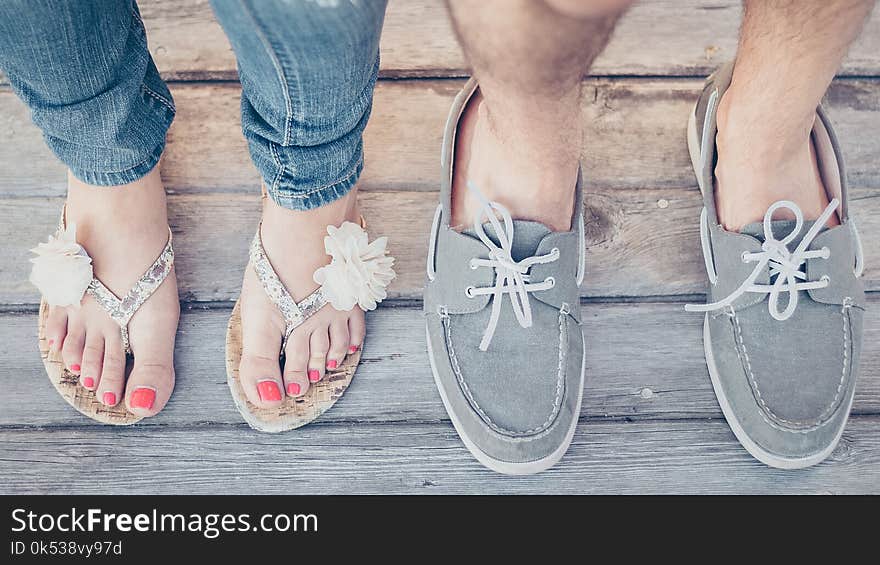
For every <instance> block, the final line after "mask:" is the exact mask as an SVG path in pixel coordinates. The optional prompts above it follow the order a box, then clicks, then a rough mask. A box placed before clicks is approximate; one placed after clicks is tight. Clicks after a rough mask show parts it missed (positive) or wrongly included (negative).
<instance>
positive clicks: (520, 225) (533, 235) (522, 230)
mask: <svg viewBox="0 0 880 565" xmlns="http://www.w3.org/2000/svg"><path fill="white" fill-rule="evenodd" d="M502 225H504V224H503V222H502ZM483 230H484V231H485V232H486V235H487V236H488V237H489V239H491V240H492V241H494V242H495V245H499V246H500V245H501V244H500V243H499V241H498V236H497V234H496V233H495V229H494V228H493V227H492V223H491V222H486V223H485V224H483ZM461 233H462V235H467V236H470V237H473V238H474V239H477V240H479V239H480V238H479V236H478V235H477V233H476V232H475V231H474V230H473V228H470V229H466V230H464V231H463V232H461ZM549 233H551V232H550V230H549V229H548V228H547V226H545V225H544V224H541V223H539V222H530V221H527V220H514V221H513V245H512V248H513V249H512V250H511V252H510V256H511V257H512V258H513V260H514V261H522V260H523V259H525V258H526V257H531V256H533V255H535V253H536V252H537V251H538V246H539V245H541V241H543V239H544V238H545V237H546V236H547V235H548V234H549Z"/></svg>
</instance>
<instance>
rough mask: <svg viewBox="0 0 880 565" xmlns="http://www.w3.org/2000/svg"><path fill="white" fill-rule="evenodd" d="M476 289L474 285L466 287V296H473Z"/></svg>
mask: <svg viewBox="0 0 880 565" xmlns="http://www.w3.org/2000/svg"><path fill="white" fill-rule="evenodd" d="M474 290H476V288H474V287H473V286H469V287H467V288H466V289H464V294H465V296H467V297H468V298H473V297H474Z"/></svg>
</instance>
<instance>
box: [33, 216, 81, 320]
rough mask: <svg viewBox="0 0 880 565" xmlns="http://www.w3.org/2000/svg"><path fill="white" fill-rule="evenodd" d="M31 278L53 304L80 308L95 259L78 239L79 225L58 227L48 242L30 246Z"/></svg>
mask: <svg viewBox="0 0 880 565" xmlns="http://www.w3.org/2000/svg"><path fill="white" fill-rule="evenodd" d="M31 251H32V252H33V253H35V254H36V255H37V256H36V257H34V258H33V259H31V263H33V265H34V266H33V268H32V269H31V276H30V281H31V283H33V285H34V286H36V287H37V289H39V291H40V294H42V295H43V298H44V299H45V300H46V303H47V304H49V305H50V306H75V307H79V305H80V303H81V302H82V298H83V295H84V294H85V292H86V289H87V288H88V287H89V284H90V283H91V282H92V277H93V276H94V273H93V271H92V258H91V257H89V254H88V253H86V250H85V249H83V247H82V246H81V245H80V244H78V243H77V242H76V224H70V225H69V226H67V229H64V230H58V231H57V232H55V235H50V236H49V241H47V242H46V243H40V244H39V245H37V247H35V248H34V249H31Z"/></svg>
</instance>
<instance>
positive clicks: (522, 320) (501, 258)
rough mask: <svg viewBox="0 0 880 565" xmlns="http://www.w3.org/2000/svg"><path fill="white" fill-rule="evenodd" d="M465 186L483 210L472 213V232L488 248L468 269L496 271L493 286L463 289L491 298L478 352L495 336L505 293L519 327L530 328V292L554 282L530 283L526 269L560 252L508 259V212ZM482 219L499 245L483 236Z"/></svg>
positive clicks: (510, 239)
mask: <svg viewBox="0 0 880 565" xmlns="http://www.w3.org/2000/svg"><path fill="white" fill-rule="evenodd" d="M467 186H468V189H469V190H470V191H471V192H473V193H474V194H475V195H476V196H477V198H478V199H479V200H480V203H481V204H482V207H481V208H480V209H479V210H477V212H476V213H475V214H474V231H475V232H476V234H477V237H479V238H480V241H482V242H483V244H484V245H485V246H486V247H487V248H488V249H489V258H488V259H480V258H478V257H474V258H472V259H471V260H470V267H471V269H478V268H480V267H491V268H493V269H495V284H494V285H493V286H488V287H474V286H469V287H467V288H466V289H465V294H467V295H468V297H470V298H473V297H475V296H480V295H490V296H491V297H492V313H491V316H490V317H489V325H488V326H487V327H486V331H485V332H484V333H483V339H482V340H481V341H480V351H486V350H487V349H489V344H490V343H491V342H492V336H493V335H495V329H496V327H497V326H498V318H499V317H500V316H501V304H502V299H503V297H504V294H509V295H510V304H511V306H513V313H514V314H515V315H516V319H517V321H518V322H519V325H520V326H522V327H524V328H528V327H531V325H532V306H531V304H530V303H529V293H530V292H536V291H541V290H548V289H551V288H553V287H554V286H555V284H556V281H555V280H554V279H553V277H547V278H546V279H544V280H543V281H541V282H537V283H533V282H531V281H530V275H529V269H531V267H532V265H537V264H539V263H549V262H551V261H555V260H557V259H558V258H559V249H558V248H555V247H554V248H553V250H552V251H551V252H550V253H547V254H545V255H535V256H532V257H526V258H525V259H522V260H520V261H514V260H513V257H512V256H511V253H512V251H513V218H512V217H511V216H510V212H509V211H508V210H507V208H505V207H504V206H502V205H501V204H499V203H498V202H490V201H489V200H488V199H486V197H485V196H483V194H482V193H481V192H480V191H479V189H478V188H477V187H476V186H474V185H473V184H472V183H471V182H468V184H467ZM496 212H497V213H498V214H500V215H501V218H502V219H503V220H504V225H503V226H502V225H501V222H499V221H498V217H497V215H496ZM484 216H486V217H487V218H488V219H489V222H491V224H492V228H493V230H494V231H495V234H496V237H497V238H498V244H496V243H495V242H494V241H493V240H492V239H491V238H490V237H489V236H488V235H486V232H485V230H484V229H483V217H484Z"/></svg>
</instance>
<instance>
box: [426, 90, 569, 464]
mask: <svg viewBox="0 0 880 565" xmlns="http://www.w3.org/2000/svg"><path fill="white" fill-rule="evenodd" d="M476 90H477V83H476V81H474V80H473V79H471V81H470V82H468V84H467V85H466V86H465V88H464V90H463V91H462V92H461V93H460V94H459V95H458V97H457V98H456V100H455V102H454V104H453V106H452V111H451V113H450V115H449V120H448V122H447V125H446V133H445V138H444V142H443V154H442V164H443V181H442V187H441V192H440V204H439V206H437V212H436V214H435V216H434V223H433V227H432V229H431V236H430V241H429V250H428V263H427V284H426V288H425V322H426V328H427V339H428V353H429V355H430V358H431V368H432V370H433V372H434V379H435V381H436V383H437V388H438V389H439V391H440V396H441V398H442V399H443V404H444V405H445V406H446V411H447V412H448V413H449V416H450V418H451V420H452V423H453V425H454V426H455V429H456V430H457V431H458V434H459V436H460V437H461V439H462V441H463V442H464V444H465V446H466V447H467V448H468V450H469V451H470V452H471V453H472V454H473V455H474V457H476V458H477V460H479V461H480V462H481V463H482V464H483V465H485V466H486V467H488V468H490V469H492V470H494V471H498V472H500V473H506V474H530V473H537V472H539V471H542V470H544V469H547V468H549V467H550V466H552V465H553V464H554V463H556V462H557V461H559V459H561V458H562V456H563V455H564V454H565V451H566V450H567V449H568V446H569V444H570V443H571V440H572V437H573V436H574V431H575V427H576V426H577V421H578V415H579V414H580V406H581V398H582V393H583V384H584V338H583V333H582V331H581V325H580V316H581V312H580V293H579V288H578V287H579V285H580V283H581V281H582V280H583V276H584V251H585V250H584V233H583V214H582V209H583V205H582V199H583V196H582V186H581V185H582V182H581V179H580V174H578V183H577V190H576V202H575V213H574V217H573V219H572V226H575V228H574V229H573V230H572V231H569V232H562V233H559V232H551V231H550V230H549V229H548V228H547V227H545V226H544V225H542V224H540V223H536V222H529V221H520V220H513V219H512V218H511V216H510V214H509V212H508V211H507V210H506V209H505V208H504V207H503V206H501V205H500V204H498V203H496V202H489V201H488V200H486V199H485V198H483V197H482V195H481V194H480V193H479V189H478V187H475V186H473V185H469V187H468V188H469V190H473V191H474V192H475V193H476V194H477V195H478V196H479V198H480V199H481V200H482V202H483V209H482V210H481V212H480V215H479V216H477V217H476V218H475V221H474V226H473V228H472V229H471V230H467V231H464V232H462V233H459V232H457V231H455V230H453V229H451V228H450V226H449V221H450V217H451V194H452V167H453V162H452V161H453V156H454V154H455V137H456V130H457V127H458V122H459V118H460V116H461V115H462V113H463V111H464V109H465V107H466V106H467V104H468V101H469V100H470V99H471V97H472V95H473V94H474V92H475V91H476Z"/></svg>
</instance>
